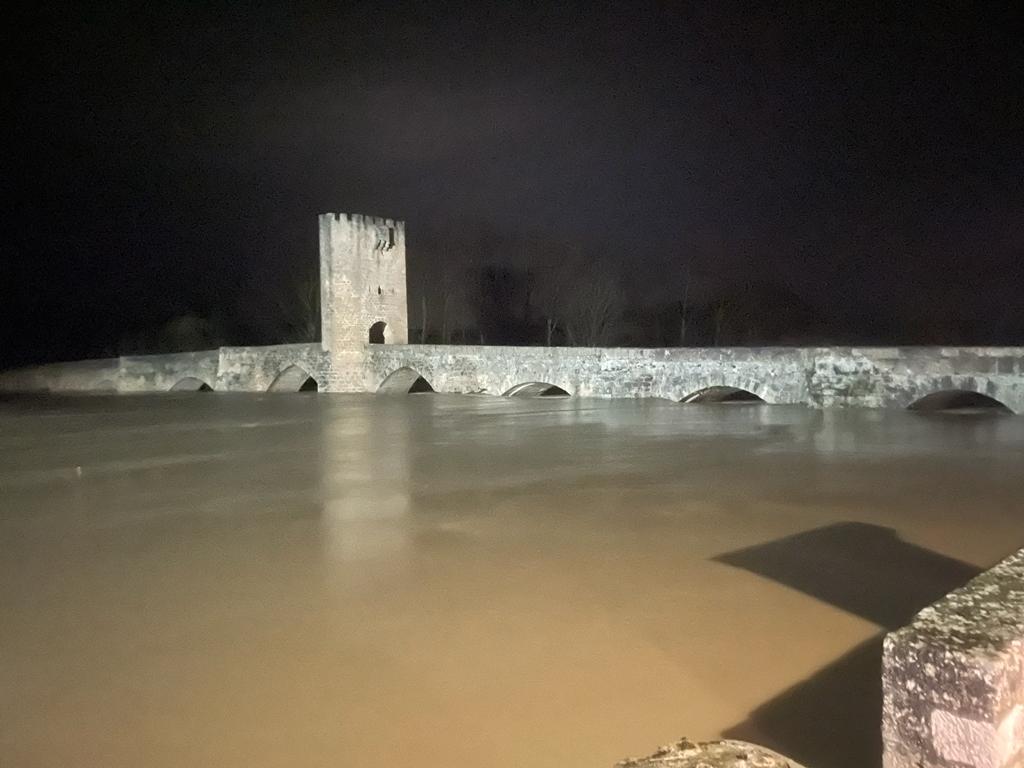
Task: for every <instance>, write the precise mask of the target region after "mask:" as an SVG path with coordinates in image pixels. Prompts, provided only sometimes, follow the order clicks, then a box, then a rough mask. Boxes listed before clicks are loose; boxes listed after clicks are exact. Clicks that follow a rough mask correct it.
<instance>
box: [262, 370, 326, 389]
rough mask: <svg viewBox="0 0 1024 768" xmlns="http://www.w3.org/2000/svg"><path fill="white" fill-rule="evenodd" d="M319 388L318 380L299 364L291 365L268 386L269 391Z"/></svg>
mask: <svg viewBox="0 0 1024 768" xmlns="http://www.w3.org/2000/svg"><path fill="white" fill-rule="evenodd" d="M319 389H320V386H319V384H318V383H317V380H316V379H314V378H313V377H312V376H310V375H309V372H308V371H307V370H306V369H305V368H303V367H302V366H299V365H289V366H288V367H287V368H285V369H284V370H283V371H281V372H280V373H279V374H277V378H276V379H274V380H273V381H272V382H271V384H270V386H269V387H267V391H268V392H316V391H318V390H319Z"/></svg>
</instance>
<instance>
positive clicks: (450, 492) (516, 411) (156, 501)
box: [0, 394, 1024, 768]
mask: <svg viewBox="0 0 1024 768" xmlns="http://www.w3.org/2000/svg"><path fill="white" fill-rule="evenodd" d="M1022 499H1024V417H1017V416H997V415H981V416H965V415H939V414H924V413H909V412H882V411H824V412H822V411H814V410H808V409H804V408H799V407H788V406H786V407H782V406H755V405H747V404H742V405H678V404H673V403H669V402H666V401H593V400H581V399H551V398H543V399H541V398H537V399H503V398H496V397H481V396H468V395H467V396H459V395H410V396H405V397H386V396H373V395H365V396H364V395H358V396H345V395H320V396H317V395H315V394H312V395H307V394H298V395H277V396H274V395H237V396H236V395H218V394H205V395H203V394H182V395H178V394H171V395H166V396H160V397H149V396H144V397H143V396H140V397H121V398H116V397H95V398H80V399H54V400H44V399H35V400H6V401H0V764H3V765H5V766H6V765H10V766H104V767H111V766H132V767H133V768H135V767H137V766H154V767H163V766H246V767H257V766H385V765H386V766H389V768H404V767H408V768H413V767H415V768H442V766H443V767H444V768H455V767H461V766H481V767H484V766H495V767H496V768H511V767H512V766H516V767H529V766H538V768H547V767H550V768H554V767H555V766H557V767H558V768H569V767H572V766H580V768H584V767H587V768H591V767H593V768H602V767H604V766H611V765H612V764H613V763H614V762H615V761H616V760H618V759H620V758H622V757H624V756H626V755H629V754H637V753H645V752H648V751H650V750H651V749H652V748H653V747H654V746H656V745H658V744H661V743H665V742H667V741H670V740H672V739H674V738H677V737H679V736H681V735H684V734H685V735H688V736H690V737H692V738H713V737H716V736H718V735H720V734H727V735H730V736H733V737H739V738H747V739H751V740H756V741H761V742H763V743H767V744H769V745H774V746H776V747H777V748H780V749H782V750H783V751H786V752H788V753H790V754H791V755H792V756H794V757H796V758H798V759H802V760H804V761H805V762H807V763H808V764H809V766H811V768H847V767H849V768H853V766H870V765H872V764H877V762H878V752H879V746H878V736H877V730H878V717H879V714H878V713H879V704H878V696H879V690H878V674H879V670H878V644H879V638H880V635H881V633H883V632H884V631H885V630H886V629H888V628H890V627H892V626H898V625H899V624H900V623H902V622H903V621H905V620H906V618H907V617H909V616H910V615H911V614H912V613H913V612H915V611H916V610H917V609H919V608H921V607H923V605H924V604H926V603H927V602H929V601H931V600H933V599H935V598H937V597H938V596H939V595H940V594H942V593H943V592H945V591H946V590H947V589H950V588H952V587H954V586H956V585H957V584H959V583H962V582H963V581H965V580H966V579H968V578H970V576H971V574H973V573H974V572H976V571H977V569H978V568H981V567H984V566H987V565H989V564H991V563H993V562H995V561H996V560H997V559H999V558H1000V557H1002V556H1004V555H1006V554H1007V553H1009V552H1010V551H1012V550H1014V549H1016V548H1018V547H1020V546H1024V519H1022Z"/></svg>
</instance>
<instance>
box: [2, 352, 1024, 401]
mask: <svg viewBox="0 0 1024 768" xmlns="http://www.w3.org/2000/svg"><path fill="white" fill-rule="evenodd" d="M292 366H296V367H298V368H300V369H302V370H303V371H305V372H306V373H307V374H308V375H310V376H312V377H313V378H314V379H316V381H317V383H318V385H319V388H320V390H321V391H325V392H377V391H378V390H380V389H381V385H382V384H384V382H385V381H386V380H388V377H390V376H393V375H395V374H396V372H399V371H402V369H407V370H405V371H403V372H402V373H401V374H399V375H400V376H401V377H402V378H405V376H406V375H407V374H408V371H409V370H411V371H415V372H416V374H418V375H421V376H423V377H424V378H425V379H426V380H427V381H428V382H429V383H430V385H431V386H432V387H433V388H434V389H435V390H437V391H439V392H486V393H489V394H495V395H502V394H506V393H508V392H509V391H510V390H512V389H513V388H515V387H518V386H520V385H522V384H530V383H546V384H551V385H554V386H557V387H561V388H562V389H564V390H565V391H567V392H568V393H569V394H571V395H579V396H584V397H610V398H613V397H622V398H633V397H663V398H667V399H670V400H676V401H678V400H683V399H685V398H687V397H690V396H691V395H693V394H694V393H696V392H699V391H701V390H703V389H705V388H708V387H734V388H738V389H743V390H747V391H749V392H751V393H753V394H755V395H757V396H758V397H760V398H762V399H763V400H765V401H766V402H768V403H776V404H787V403H799V404H805V405H810V406H813V407H818V408H825V407H837V406H857V407H867V408H905V407H907V406H909V405H910V404H912V403H914V402H915V401H917V400H919V399H920V398H922V397H925V396H927V395H931V394H934V393H938V392H943V391H949V390H963V391H968V392H977V393H980V394H983V395H987V396H989V397H992V398H994V399H995V400H998V401H999V402H1001V403H1003V404H1004V405H1006V406H1007V407H1008V408H1010V409H1011V410H1013V411H1015V412H1018V413H1022V412H1024V348H1020V347H952V348H942V347H909V348H907V347H898V348H850V347H818V348H812V347H763V348H742V347H734V348H723V349H694V348H673V349H629V348H609V349H591V348H579V347H481V346H457V345H451V346H437V345H416V344H395V345H392V344H364V345H363V346H362V347H361V348H359V349H357V350H345V349H343V350H336V351H331V352H327V351H324V350H323V349H322V348H321V347H320V345H318V344H282V345H277V346H270V347H222V348H220V349H219V350H210V351H207V352H188V353H181V354H176V355H147V356H138V357H122V358H113V359H109V360H91V361H84V362H79V363H58V364H55V365H47V366H37V367H35V368H27V369H23V370H19V371H11V372H8V373H5V374H2V375H0V389H6V390H22V391H54V392H66V391H110V390H116V391H120V392H157V391H166V390H169V389H171V388H172V387H174V386H175V384H176V382H178V381H180V380H181V379H183V378H185V377H194V378H195V379H197V380H201V381H202V382H205V383H206V384H208V385H209V386H210V387H211V388H213V389H216V390H225V391H232V392H263V391H266V390H268V389H270V388H271V387H272V386H273V384H274V382H275V381H276V380H278V377H279V376H281V374H282V373H283V372H284V371H286V370H287V369H289V368H290V367H292ZM413 379H415V376H414V377H413Z"/></svg>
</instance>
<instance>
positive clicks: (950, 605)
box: [882, 550, 1024, 768]
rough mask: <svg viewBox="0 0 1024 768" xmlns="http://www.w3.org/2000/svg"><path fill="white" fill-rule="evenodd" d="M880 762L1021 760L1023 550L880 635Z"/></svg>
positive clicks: (952, 767)
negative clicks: (882, 640)
mask: <svg viewBox="0 0 1024 768" xmlns="http://www.w3.org/2000/svg"><path fill="white" fill-rule="evenodd" d="M882 688H883V696H884V701H883V710H882V741H883V744H884V749H885V752H884V761H883V763H884V766H885V768H1020V766H1022V765H1024V550H1021V551H1020V552H1017V553H1016V554H1015V555H1012V556H1011V557H1009V558H1007V559H1006V560H1004V561H1003V562H1001V563H1000V564H999V565H997V566H996V567H995V568H992V569H991V570H989V571H986V572H985V573H983V574H981V575H980V576H978V577H977V578H975V579H974V580H972V581H971V582H969V583H968V584H967V585H966V586H964V587H962V588H961V589H958V590H956V591H954V592H952V593H950V594H949V595H947V596H946V597H945V598H943V599H942V600H940V601H939V602H937V603H935V604H934V605H932V606H929V607H928V608H925V609H924V610H923V611H921V612H920V613H919V614H918V615H917V616H916V617H915V618H914V620H913V621H912V622H911V623H910V625H908V626H906V627H904V628H903V629H900V630H898V631H896V632H893V633H890V634H889V635H888V636H887V637H886V639H885V650H884V657H883V662H882Z"/></svg>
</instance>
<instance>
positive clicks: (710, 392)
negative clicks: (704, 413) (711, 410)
mask: <svg viewBox="0 0 1024 768" xmlns="http://www.w3.org/2000/svg"><path fill="white" fill-rule="evenodd" d="M679 402H681V403H763V402H765V400H764V398H763V397H760V396H758V395H755V394H754V393H753V392H751V391H750V390H749V389H742V388H741V387H726V386H714V387H704V389H698V390H697V391H696V392H691V393H690V394H688V395H687V396H686V397H684V398H683V399H682V400H680V401H679Z"/></svg>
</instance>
